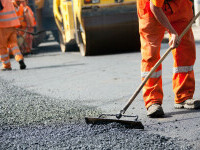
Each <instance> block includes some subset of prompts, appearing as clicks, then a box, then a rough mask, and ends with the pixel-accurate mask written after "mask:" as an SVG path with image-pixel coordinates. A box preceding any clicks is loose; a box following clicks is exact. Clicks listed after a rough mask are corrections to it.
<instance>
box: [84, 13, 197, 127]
mask: <svg viewBox="0 0 200 150" xmlns="http://www.w3.org/2000/svg"><path fill="white" fill-rule="evenodd" d="M199 15H200V12H198V13H197V14H196V16H194V18H193V19H192V20H191V21H190V23H189V24H188V25H187V27H186V28H185V29H184V30H183V32H182V33H181V34H180V36H179V39H178V40H179V41H180V40H181V39H182V37H183V36H184V35H185V33H187V31H188V30H189V29H190V28H191V26H192V24H193V23H194V22H195V20H196V19H197V18H198V17H199ZM172 50H173V48H171V47H169V48H168V49H167V51H166V52H165V53H164V55H163V56H162V57H161V58H160V59H159V60H158V62H157V63H156V64H155V65H154V67H153V68H152V69H151V71H150V72H149V74H148V75H147V76H146V77H145V79H144V80H143V81H142V83H141V84H140V85H139V87H138V88H137V90H136V91H135V92H134V94H133V95H132V96H131V98H130V99H129V100H128V103H127V104H126V105H125V107H124V108H123V109H122V110H121V111H120V112H119V114H116V115H114V114H101V115H100V116H99V117H97V118H94V117H85V121H86V123H87V124H108V123H113V122H116V123H120V124H122V125H124V126H125V127H128V128H135V129H144V126H143V124H142V123H141V122H140V121H138V120H137V119H138V117H137V116H127V115H124V114H125V112H126V110H127V109H128V108H129V106H130V105H131V104H132V102H133V101H134V100H135V98H136V96H137V95H138V94H139V92H140V91H141V89H142V88H143V86H144V85H145V83H146V82H147V81H148V79H149V78H150V77H151V75H152V74H153V72H154V71H155V70H156V69H157V68H158V66H159V65H160V64H161V63H162V62H163V60H164V59H165V58H166V56H167V55H168V54H169V53H170V52H171V51H172ZM105 116H106V117H109V116H110V117H111V116H115V117H116V119H109V118H105ZM122 116H123V117H135V120H120V118H121V117H122Z"/></svg>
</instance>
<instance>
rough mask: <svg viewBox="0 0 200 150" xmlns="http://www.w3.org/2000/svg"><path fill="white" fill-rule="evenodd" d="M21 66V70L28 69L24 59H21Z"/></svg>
mask: <svg viewBox="0 0 200 150" xmlns="http://www.w3.org/2000/svg"><path fill="white" fill-rule="evenodd" d="M19 67H20V69H21V70H23V69H26V65H25V63H24V60H20V61H19Z"/></svg>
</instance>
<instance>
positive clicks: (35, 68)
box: [27, 63, 85, 70]
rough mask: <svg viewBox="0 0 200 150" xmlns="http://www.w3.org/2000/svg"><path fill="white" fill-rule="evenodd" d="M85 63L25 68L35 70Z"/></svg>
mask: <svg viewBox="0 0 200 150" xmlns="http://www.w3.org/2000/svg"><path fill="white" fill-rule="evenodd" d="M80 65H85V64H84V63H80V64H68V65H53V66H42V67H34V68H28V69H27V70H37V69H45V68H48V69H53V68H62V67H72V66H80Z"/></svg>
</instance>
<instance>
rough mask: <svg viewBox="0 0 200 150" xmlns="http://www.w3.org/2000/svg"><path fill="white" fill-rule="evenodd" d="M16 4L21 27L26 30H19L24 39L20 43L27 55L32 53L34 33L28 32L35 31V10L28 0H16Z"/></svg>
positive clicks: (19, 34) (22, 50)
mask: <svg viewBox="0 0 200 150" xmlns="http://www.w3.org/2000/svg"><path fill="white" fill-rule="evenodd" d="M16 4H17V5H16V7H15V8H16V13H17V15H18V16H19V20H20V23H21V26H20V27H19V28H20V29H22V30H24V31H25V32H23V31H18V36H19V37H23V39H24V41H23V42H22V44H20V49H21V52H22V53H23V54H24V55H25V54H29V53H31V49H32V41H33V35H31V34H29V33H28V32H33V31H34V27H35V26H36V21H35V18H34V14H33V11H32V10H31V8H30V7H29V6H28V1H27V0H16ZM26 31H27V32H26Z"/></svg>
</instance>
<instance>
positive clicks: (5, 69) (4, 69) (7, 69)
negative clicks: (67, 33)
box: [1, 68, 12, 71]
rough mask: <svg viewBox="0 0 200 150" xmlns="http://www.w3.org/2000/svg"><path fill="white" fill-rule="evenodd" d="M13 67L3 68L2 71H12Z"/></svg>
mask: <svg viewBox="0 0 200 150" xmlns="http://www.w3.org/2000/svg"><path fill="white" fill-rule="evenodd" d="M10 70H12V68H1V71H10Z"/></svg>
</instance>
